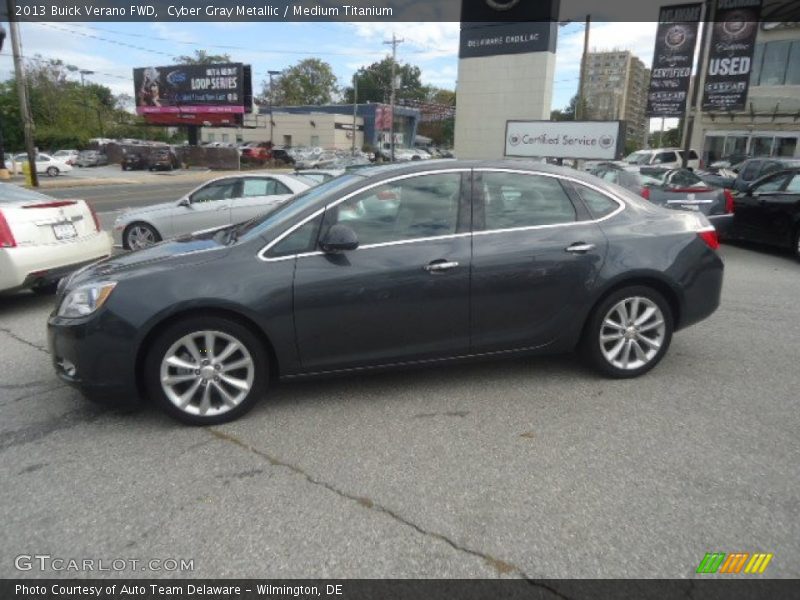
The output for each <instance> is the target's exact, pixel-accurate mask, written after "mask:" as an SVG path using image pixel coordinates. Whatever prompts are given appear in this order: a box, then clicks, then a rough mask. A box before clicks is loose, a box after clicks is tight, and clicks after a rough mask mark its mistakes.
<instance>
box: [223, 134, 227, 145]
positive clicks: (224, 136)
mask: <svg viewBox="0 0 800 600" xmlns="http://www.w3.org/2000/svg"><path fill="white" fill-rule="evenodd" d="M222 143H223V144H227V143H228V134H227V133H223V134H222Z"/></svg>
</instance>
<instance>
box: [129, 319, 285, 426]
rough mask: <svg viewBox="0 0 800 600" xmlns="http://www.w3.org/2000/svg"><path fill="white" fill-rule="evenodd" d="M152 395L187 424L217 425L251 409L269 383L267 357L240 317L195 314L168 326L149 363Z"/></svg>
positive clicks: (147, 376) (147, 372)
mask: <svg viewBox="0 0 800 600" xmlns="http://www.w3.org/2000/svg"><path fill="white" fill-rule="evenodd" d="M144 375H145V385H146V389H147V392H148V394H149V396H150V398H152V399H154V400H155V401H156V402H158V404H159V405H160V406H161V408H163V409H164V410H165V411H166V412H167V413H168V414H170V415H171V416H173V417H174V418H176V419H178V420H179V421H182V422H184V423H187V424H189V425H215V424H217V423H224V422H227V421H232V420H233V419H236V418H238V417H240V416H241V415H243V414H244V413H246V412H247V411H249V410H250V409H251V408H252V407H253V406H254V405H255V403H256V402H257V401H258V399H259V398H260V397H261V396H262V395H263V394H264V392H265V391H266V387H267V381H268V379H269V377H268V375H269V373H268V359H267V355H266V352H265V351H264V348H263V346H262V344H261V342H260V341H259V340H258V338H257V337H256V336H255V335H254V334H253V333H252V332H251V331H250V330H248V329H247V328H246V327H244V326H243V325H241V324H239V323H237V322H236V321H233V320H230V319H226V318H222V317H216V316H212V317H207V316H206V317H192V318H189V319H185V320H183V321H179V322H178V323H176V324H174V325H172V326H171V327H169V328H168V329H167V330H166V331H165V332H164V333H163V334H161V336H159V338H158V339H157V340H156V342H155V343H154V344H153V345H152V347H151V348H150V352H149V353H148V355H147V359H146V363H145V372H144Z"/></svg>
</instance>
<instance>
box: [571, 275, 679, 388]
mask: <svg viewBox="0 0 800 600" xmlns="http://www.w3.org/2000/svg"><path fill="white" fill-rule="evenodd" d="M634 298H640V299H646V301H647V302H642V301H641V300H640V301H639V307H638V310H637V316H639V318H641V317H642V316H644V311H643V310H642V307H644V308H649V306H648V302H649V303H650V304H652V305H653V306H655V307H657V309H658V311H660V313H661V317H662V318H661V320H662V321H663V333H661V335H657V334H658V333H660V331H661V330H660V328H659V327H656V328H650V325H652V324H654V323H656V322H657V321H658V311H657V312H654V313H653V315H654V317H653V318H652V320H648V322H646V323H643V324H642V327H643V328H644V327H647V330H646V331H645V330H644V329H642V331H641V332H635V331H631V330H630V327H628V328H627V329H624V328H611V327H609V326H608V325H606V324H605V320H606V317H608V316H610V315H609V313H610V312H611V311H612V309H615V307H617V306H618V305H620V303H622V302H623V301H626V300H628V301H629V302H630V301H632V299H634ZM625 306H626V307H627V308H633V305H632V304H628V305H625ZM623 310H624V309H623ZM620 316H621V314H620V313H617V312H615V313H614V315H613V318H612V320H613V321H618V320H619V321H622V319H621V318H620ZM634 321H635V318H634ZM673 331H674V317H673V315H672V309H671V308H670V306H669V303H668V302H667V301H666V300H665V299H664V296H662V295H661V294H660V293H659V292H657V291H656V290H654V289H653V288H651V287H647V286H643V285H634V286H629V287H625V288H621V289H619V290H616V291H614V292H612V293H611V294H609V295H608V296H607V297H606V298H605V299H603V300H602V301H601V302H600V303H599V304H598V305H597V306H596V307H595V308H594V311H593V312H592V314H591V315H590V316H589V321H588V323H587V324H586V328H585V329H584V335H583V339H582V340H581V351H582V354H583V355H584V357H585V358H586V360H587V361H588V362H589V364H590V365H591V366H592V367H594V368H595V369H596V370H598V371H599V372H600V373H602V374H603V375H605V376H607V377H613V378H616V379H628V378H632V377H638V376H639V375H643V374H644V373H647V372H648V371H649V370H650V369H652V368H653V367H655V366H656V365H657V364H658V363H659V362H660V361H661V359H662V358H663V357H664V354H666V352H667V350H668V349H669V345H670V342H671V341H672V333H673ZM604 332H605V335H608V336H609V337H610V336H613V335H616V333H617V332H618V333H619V335H621V336H622V337H620V338H617V339H612V340H607V341H606V342H605V343H606V344H608V347H606V349H605V352H609V353H613V350H614V349H616V345H617V344H621V346H620V348H619V349H618V351H619V352H621V355H622V357H623V358H621V359H619V360H620V362H622V361H624V363H625V364H628V363H629V362H630V361H629V360H626V359H625V358H624V355H625V352H626V351H627V352H628V357H630V356H631V355H633V356H634V361H633V363H630V364H629V366H628V367H626V368H622V367H621V366H620V365H615V364H614V363H613V362H611V359H609V358H607V356H606V354H605V352H604V349H603V345H602V344H603V343H602V342H601V335H603V334H604ZM623 332H624V333H623ZM637 333H638V335H637ZM628 335H630V336H635V337H634V339H633V340H632V341H631V343H630V344H627V340H628V338H627V337H626V336H628ZM643 336H644V337H646V340H649V342H648V341H645V340H644V339H642V338H643ZM617 340H618V341H617ZM634 343H635V344H636V346H637V347H638V348H639V349H640V350H642V351H643V355H644V356H647V360H646V361H644V360H640V358H639V356H638V354H637V353H636V352H634V351H635V350H636V348H634V347H633V344H634ZM655 343H658V344H659V345H658V348H657V349H655V348H654V346H653V344H655ZM626 344H627V347H626ZM639 362H642V363H643V364H641V365H640V366H638V367H637V366H636V365H637V364H638V363H639Z"/></svg>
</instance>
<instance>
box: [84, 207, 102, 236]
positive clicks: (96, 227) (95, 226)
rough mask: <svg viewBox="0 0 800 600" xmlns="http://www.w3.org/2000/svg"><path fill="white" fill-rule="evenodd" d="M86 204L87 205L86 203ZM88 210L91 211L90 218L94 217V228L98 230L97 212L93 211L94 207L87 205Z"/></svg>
mask: <svg viewBox="0 0 800 600" xmlns="http://www.w3.org/2000/svg"><path fill="white" fill-rule="evenodd" d="M86 206H89V205H88V204H87V205H86ZM89 212H90V213H92V219H94V228H95V230H97V231H98V232H99V231H100V219H98V218H97V213H96V212H94V209H93V208H92V207H91V206H89Z"/></svg>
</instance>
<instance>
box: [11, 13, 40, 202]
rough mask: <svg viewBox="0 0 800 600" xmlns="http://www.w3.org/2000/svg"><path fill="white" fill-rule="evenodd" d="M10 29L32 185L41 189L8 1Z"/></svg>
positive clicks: (15, 26) (16, 26) (25, 86)
mask: <svg viewBox="0 0 800 600" xmlns="http://www.w3.org/2000/svg"><path fill="white" fill-rule="evenodd" d="M7 6H8V28H9V30H10V32H11V50H12V52H13V53H14V75H15V76H16V79H17V91H18V92H19V108H20V113H21V114H22V124H23V127H24V130H25V150H26V151H27V152H28V167H29V168H30V170H31V185H32V186H33V187H39V176H38V175H37V173H36V148H35V147H34V145H33V116H32V115H31V103H30V100H29V99H28V82H27V81H26V79H25V68H24V66H23V64H22V49H21V43H20V35H19V23H17V21H16V19H15V18H14V2H13V0H8V1H7Z"/></svg>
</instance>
